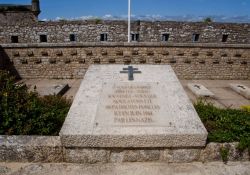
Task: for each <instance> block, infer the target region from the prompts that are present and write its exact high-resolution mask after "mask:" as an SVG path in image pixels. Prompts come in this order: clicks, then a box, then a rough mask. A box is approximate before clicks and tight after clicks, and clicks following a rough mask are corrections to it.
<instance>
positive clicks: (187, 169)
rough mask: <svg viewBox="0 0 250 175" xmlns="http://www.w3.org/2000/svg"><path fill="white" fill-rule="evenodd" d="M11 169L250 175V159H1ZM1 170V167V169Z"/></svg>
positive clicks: (17, 174) (35, 173) (44, 174)
mask: <svg viewBox="0 0 250 175" xmlns="http://www.w3.org/2000/svg"><path fill="white" fill-rule="evenodd" d="M1 166H2V167H3V168H4V167H6V169H9V173H8V172H6V173H3V175H10V174H11V175H26V174H29V175H66V174H67V175H115V174H116V175H118V174H119V175H120V174H121V175H131V174H136V175H152V174H154V175H166V174H169V175H249V172H250V163H249V162H228V163H227V164H224V163H222V162H210V163H200V162H193V163H171V164H167V163H156V162H153V163H135V162H134V163H119V164H117V163H115V164H113V163H108V164H96V165H95V164H66V163H63V164H62V163H61V164H52V163H50V164H41V163H39V164H38V163H36V164H21V163H8V164H5V163H0V167H1ZM0 171H1V170H0Z"/></svg>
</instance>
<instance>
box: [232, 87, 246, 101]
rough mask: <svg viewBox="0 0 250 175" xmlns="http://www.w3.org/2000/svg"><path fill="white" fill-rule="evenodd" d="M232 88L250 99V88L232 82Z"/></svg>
mask: <svg viewBox="0 0 250 175" xmlns="http://www.w3.org/2000/svg"><path fill="white" fill-rule="evenodd" d="M230 88H231V89H232V90H234V91H235V92H237V93H239V94H240V95H242V96H243V97H245V98H246V99H248V100H250V88H249V87H247V86H245V85H243V84H230Z"/></svg>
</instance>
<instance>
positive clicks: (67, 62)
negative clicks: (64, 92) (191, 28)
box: [0, 43, 250, 80]
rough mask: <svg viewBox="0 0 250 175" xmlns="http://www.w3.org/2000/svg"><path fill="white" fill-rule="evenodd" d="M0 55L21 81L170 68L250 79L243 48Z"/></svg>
mask: <svg viewBox="0 0 250 175" xmlns="http://www.w3.org/2000/svg"><path fill="white" fill-rule="evenodd" d="M0 53H1V59H0V60H1V63H2V67H3V64H4V66H5V67H6V68H9V69H11V70H12V71H14V72H16V73H17V74H18V75H19V76H20V77H22V78H56V79H58V78H64V79H66V78H83V76H84V74H85V72H86V70H87V69H88V67H89V65H91V64H170V65H171V66H172V67H173V69H174V71H175V73H176V74H177V76H178V77H179V78H180V79H225V80H228V79H250V66H249V64H250V56H249V55H250V45H248V44H245V45H236V44H235V45H232V44H230V45H227V44H191V43H190V44H162V43H137V44H135V43H131V44H128V43H106V44H98V43H82V44H48V43H47V44H15V45H13V44H4V45H2V49H0ZM31 53H32V54H31ZM180 53H181V54H180ZM194 53H195V54H194ZM208 53H209V54H208ZM221 55H223V56H221ZM236 55H237V56H236Z"/></svg>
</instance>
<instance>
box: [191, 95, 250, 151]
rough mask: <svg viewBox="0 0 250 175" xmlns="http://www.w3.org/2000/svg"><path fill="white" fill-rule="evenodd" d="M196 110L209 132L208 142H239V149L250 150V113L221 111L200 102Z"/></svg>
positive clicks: (238, 110)
mask: <svg viewBox="0 0 250 175" xmlns="http://www.w3.org/2000/svg"><path fill="white" fill-rule="evenodd" d="M194 106H195V109H196V111H197V113H198V115H199V116H200V118H201V120H202V122H203V124H204V125H205V127H206V129H207V131H208V142H220V143H224V142H239V146H238V148H239V149H240V150H244V149H246V148H248V149H249V150H250V112H249V111H248V110H244V109H220V108H217V107H215V106H213V105H212V104H210V103H205V102H204V101H202V100H199V101H198V102H197V103H196V104H195V105H194Z"/></svg>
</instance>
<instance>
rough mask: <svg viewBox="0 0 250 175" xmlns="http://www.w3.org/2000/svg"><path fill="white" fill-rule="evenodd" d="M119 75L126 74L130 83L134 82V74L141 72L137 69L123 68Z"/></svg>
mask: <svg viewBox="0 0 250 175" xmlns="http://www.w3.org/2000/svg"><path fill="white" fill-rule="evenodd" d="M120 73H128V80H130V81H132V80H134V73H141V71H138V68H133V66H128V68H123V71H120Z"/></svg>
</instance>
